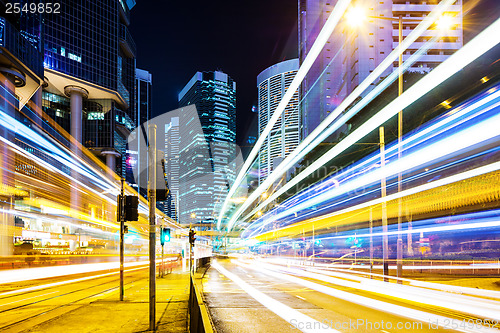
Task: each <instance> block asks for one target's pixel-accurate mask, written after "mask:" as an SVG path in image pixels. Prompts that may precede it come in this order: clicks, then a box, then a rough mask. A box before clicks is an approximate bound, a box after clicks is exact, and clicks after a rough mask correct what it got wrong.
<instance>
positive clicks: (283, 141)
mask: <svg viewBox="0 0 500 333" xmlns="http://www.w3.org/2000/svg"><path fill="white" fill-rule="evenodd" d="M298 69H299V60H298V59H291V60H287V61H283V62H280V63H278V64H276V65H273V66H271V67H269V68H267V69H265V70H263V71H262V72H261V73H260V74H259V75H258V76H257V89H258V95H259V96H258V112H259V135H260V134H261V133H262V131H264V128H265V127H266V126H267V123H268V122H269V119H270V118H271V117H272V116H273V113H274V111H275V110H276V108H277V107H278V104H279V103H280V101H281V99H282V98H283V95H284V94H285V92H286V91H287V89H288V87H289V86H290V83H292V80H293V78H294V77H295V75H296V74H297V71H298ZM299 126H300V114H299V92H298V91H296V92H295V94H294V95H293V97H292V99H291V100H290V102H289V103H288V105H287V106H286V107H285V110H284V111H283V113H282V115H281V116H280V118H278V121H277V122H276V124H274V126H273V128H272V130H271V133H269V135H268V136H267V138H266V140H265V141H264V144H263V146H262V149H261V150H260V151H259V157H258V159H259V183H262V181H264V179H266V178H267V176H268V175H269V174H270V173H271V172H272V171H273V170H274V169H275V168H276V167H277V166H278V164H279V163H280V162H281V161H282V160H283V159H285V157H287V156H288V155H290V153H291V152H292V151H293V150H294V149H295V148H296V147H297V146H298V145H299V139H300V128H299Z"/></svg>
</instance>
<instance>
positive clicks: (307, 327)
mask: <svg viewBox="0 0 500 333" xmlns="http://www.w3.org/2000/svg"><path fill="white" fill-rule="evenodd" d="M212 267H213V268H215V269H216V270H217V271H219V273H221V274H224V275H225V276H226V277H227V278H228V279H230V280H232V281H233V282H234V283H236V284H237V285H238V286H239V287H240V288H241V289H243V290H244V291H245V292H246V293H247V294H248V295H250V296H252V297H253V298H254V299H255V300H256V301H258V302H259V303H260V304H262V305H264V306H265V307H266V308H268V309H269V310H271V311H272V312H274V313H275V314H277V315H278V316H280V317H281V318H283V319H284V320H286V321H287V322H288V323H289V324H290V327H291V328H297V329H300V330H301V331H302V332H306V333H309V332H311V333H312V332H338V333H340V332H339V331H337V330H334V329H332V328H330V327H325V324H323V323H321V322H319V321H317V320H315V319H312V318H311V317H309V316H306V315H305V314H303V313H301V312H299V311H297V310H295V309H292V308H291V307H289V306H287V305H285V304H283V303H281V302H278V301H277V300H275V299H274V298H271V297H269V296H268V295H266V294H264V293H263V292H261V291H259V290H257V289H255V288H254V287H252V286H250V285H249V284H248V283H246V282H245V281H243V280H242V279H241V278H239V277H238V276H236V275H235V274H233V273H231V272H229V271H228V270H227V269H225V268H224V267H222V266H221V265H219V263H218V262H217V261H214V262H213V263H212ZM299 325H300V326H299ZM326 326H328V325H326Z"/></svg>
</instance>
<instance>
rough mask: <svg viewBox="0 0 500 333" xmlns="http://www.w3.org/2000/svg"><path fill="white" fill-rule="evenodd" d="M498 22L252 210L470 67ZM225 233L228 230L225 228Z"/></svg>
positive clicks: (494, 36) (497, 39) (497, 37)
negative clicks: (466, 67)
mask: <svg viewBox="0 0 500 333" xmlns="http://www.w3.org/2000/svg"><path fill="white" fill-rule="evenodd" d="M499 29H500V20H496V21H495V22H494V23H493V24H491V25H490V26H489V27H488V28H486V29H485V30H484V31H482V32H481V33H480V34H478V35H477V36H476V37H475V38H474V39H472V40H471V41H470V42H469V43H467V44H466V45H465V46H464V47H462V48H461V49H460V50H458V51H457V52H455V53H454V54H453V55H451V56H450V57H449V58H447V59H446V60H445V61H444V62H442V63H441V64H440V65H439V66H437V67H436V68H435V69H434V70H433V71H431V72H430V73H428V74H427V75H426V76H425V77H423V78H422V79H420V80H419V81H418V82H416V83H415V84H414V85H413V86H412V87H410V88H409V89H408V90H406V91H405V92H404V93H403V94H402V95H401V96H398V97H397V98H396V99H394V100H393V101H392V102H391V103H389V104H388V105H387V106H386V107H384V108H383V109H382V110H381V111H379V112H378V113H377V114H375V115H374V116H372V117H371V118H370V119H368V120H367V121H366V122H364V123H363V124H362V125H360V127H359V128H357V129H356V130H354V131H353V132H352V133H351V134H349V135H348V136H347V137H346V138H345V139H343V140H342V141H341V142H339V143H338V144H337V145H336V146H334V147H333V148H331V149H330V150H328V151H327V152H326V153H325V154H324V155H322V156H321V157H320V158H318V159H317V160H316V161H315V162H314V163H313V164H311V165H310V166H309V167H307V168H306V169H305V170H303V171H302V172H301V173H299V174H298V175H297V176H295V177H294V178H292V179H291V180H290V181H289V182H288V183H287V184H286V185H285V186H283V187H281V188H280V189H279V190H278V191H277V192H275V193H273V194H272V195H271V196H269V197H268V198H267V199H266V200H265V201H264V202H263V203H261V204H260V205H259V206H258V207H257V208H256V209H262V208H263V207H265V206H266V205H267V204H269V203H270V202H272V201H273V200H275V199H276V198H278V197H279V196H280V195H282V194H283V193H285V192H286V191H288V190H289V189H290V188H292V187H293V186H295V185H296V184H297V183H298V182H300V181H301V180H303V179H304V178H305V177H307V176H308V175H310V174H311V173H313V172H314V171H316V170H317V169H318V168H320V167H321V166H323V165H324V164H325V163H327V162H328V161H330V160H331V159H333V158H334V157H336V156H338V155H339V154H340V153H342V152H343V151H345V150H346V149H347V148H349V147H350V146H352V145H353V144H354V143H356V142H358V141H359V140H360V139H362V138H363V137H365V136H366V135H368V134H369V133H370V132H372V131H373V130H375V129H376V128H378V127H379V126H380V125H382V124H383V123H384V122H386V121H387V120H389V119H390V118H391V117H393V116H394V115H396V114H397V113H398V112H399V111H400V110H403V109H405V108H407V107H408V106H409V105H410V104H412V103H413V102H415V101H416V100H418V99H419V98H420V97H422V96H423V95H425V94H426V93H428V92H429V91H431V90H432V89H434V88H435V87H437V86H438V85H440V84H441V83H442V82H444V81H445V80H446V79H448V78H449V77H451V76H452V75H453V74H455V73H456V72H458V71H459V70H461V69H462V68H464V67H465V66H467V65H468V64H470V63H471V62H472V61H473V60H475V59H477V58H478V57H479V56H481V55H482V54H484V53H485V52H487V51H488V50H490V49H491V48H493V47H494V46H495V45H497V44H498V43H500V34H498V30H499ZM228 230H229V229H228Z"/></svg>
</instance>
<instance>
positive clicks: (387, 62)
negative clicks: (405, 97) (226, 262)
mask: <svg viewBox="0 0 500 333" xmlns="http://www.w3.org/2000/svg"><path fill="white" fill-rule="evenodd" d="M453 2H454V0H445V1H441V2H440V3H439V5H438V6H436V7H435V8H434V10H433V11H432V12H431V13H430V14H429V15H427V16H426V17H425V18H424V19H423V20H422V21H421V22H420V23H419V25H418V26H417V27H416V28H415V29H413V30H412V31H411V32H410V33H409V34H408V36H407V37H406V38H405V39H404V40H403V42H402V43H401V44H399V45H398V46H397V47H396V48H395V49H394V50H393V51H392V52H391V53H390V54H389V55H388V56H387V57H386V58H385V59H384V60H383V61H382V62H381V64H380V65H379V66H377V67H376V68H375V70H374V71H373V72H372V73H371V74H370V75H369V76H368V77H367V78H366V79H365V80H363V82H362V83H361V84H360V85H359V86H358V87H356V89H354V91H353V92H352V93H351V94H350V95H349V96H347V97H346V98H345V99H344V101H342V103H341V104H340V105H339V106H338V107H337V108H336V109H335V110H334V111H332V112H331V113H330V114H329V115H328V117H327V118H326V119H325V120H324V121H323V122H321V123H320V124H319V125H318V127H316V128H315V129H314V130H313V132H312V133H311V134H310V135H309V136H307V137H306V138H305V139H304V140H303V141H302V142H301V143H300V144H299V146H298V147H297V148H296V149H294V151H292V152H291V154H290V155H289V156H287V157H286V158H285V160H284V161H282V162H281V163H280V164H279V165H278V167H277V168H276V169H275V170H274V171H273V172H272V173H271V174H270V175H269V176H268V177H267V178H266V179H265V180H264V182H263V183H262V184H261V185H260V186H259V187H258V188H257V189H255V190H254V192H253V193H252V195H251V196H250V197H249V198H248V199H247V201H246V202H245V203H244V204H243V205H242V206H241V207H239V209H238V211H237V212H235V213H234V214H233V216H232V217H231V219H230V221H229V223H228V231H229V230H230V227H232V224H234V223H235V221H236V219H237V218H238V217H239V216H240V215H241V214H242V213H243V212H244V210H245V209H246V208H248V207H249V205H250V204H251V203H252V202H253V201H255V199H256V198H258V196H259V195H260V194H261V193H263V192H264V191H266V189H267V188H268V187H269V186H270V185H271V184H272V183H274V182H275V181H276V180H277V179H279V178H280V177H281V176H282V175H283V174H284V172H286V171H287V170H288V169H290V168H291V167H292V166H293V165H294V164H296V163H297V162H298V161H299V160H300V158H302V157H303V156H305V155H306V154H307V153H308V152H309V151H310V150H312V149H313V148H314V147H315V146H317V145H318V144H319V143H320V142H321V141H323V140H324V139H325V138H327V137H328V136H329V135H330V134H332V133H333V132H334V131H335V130H337V129H338V128H339V127H340V126H341V125H342V124H343V123H345V122H346V121H347V120H348V119H350V118H351V117H353V116H354V115H355V114H356V113H357V112H359V110H361V108H363V107H364V106H365V105H367V104H368V103H369V102H370V101H371V100H373V99H374V98H375V97H376V96H377V95H378V94H379V93H380V92H381V91H383V90H384V89H385V88H386V87H387V86H389V85H390V84H391V83H392V82H393V81H394V80H395V79H396V78H397V75H398V73H397V72H393V73H391V74H390V75H389V77H388V78H386V79H385V80H384V81H383V82H382V83H380V84H379V85H378V86H377V87H376V88H375V89H374V90H372V91H371V92H370V93H369V94H368V95H367V96H365V97H364V98H363V99H362V100H361V101H360V102H359V103H357V104H356V105H355V106H354V107H353V108H352V109H351V110H350V111H349V112H348V113H347V114H346V115H344V116H342V117H341V118H340V119H339V120H338V121H336V122H335V124H334V125H333V126H331V127H330V128H328V129H327V127H328V126H329V125H330V123H331V122H333V121H334V120H335V119H336V118H337V117H338V116H339V115H341V114H342V112H343V111H344V110H345V109H346V108H347V107H348V106H349V105H350V104H352V103H353V102H354V101H355V100H356V98H357V97H359V96H361V94H362V93H363V91H365V90H366V89H367V88H368V87H370V84H371V83H372V82H374V81H375V80H377V79H378V78H379V77H380V75H382V73H383V72H384V71H385V70H386V69H387V68H388V67H389V66H392V63H393V62H394V61H396V60H397V58H398V57H399V55H400V54H401V53H403V52H404V51H405V50H406V49H407V48H408V47H409V46H410V45H411V44H412V43H413V42H414V41H415V40H416V39H417V38H418V37H419V36H420V35H421V34H422V33H423V32H424V31H426V30H427V29H428V28H429V27H430V25H431V24H433V23H434V22H435V21H436V20H437V19H438V18H439V17H440V16H441V15H442V13H443V12H444V11H445V10H446V8H448V6H450V5H451V4H453ZM434 40H435V39H434V38H433V39H431V40H430V41H428V42H427V43H425V44H424V45H423V46H422V47H421V48H420V49H419V50H418V51H417V52H416V53H415V54H414V55H413V56H411V57H410V58H409V59H407V61H405V62H404V64H403V70H406V69H407V68H408V67H410V66H411V65H412V64H413V63H414V62H415V61H417V59H418V56H420V55H421V54H423V53H424V52H425V51H426V50H427V49H428V48H429V47H430V45H432V43H433V42H434ZM231 195H232V194H231ZM265 202H267V203H269V202H271V200H266V201H265ZM265 205H267V204H261V205H259V207H261V208H262V207H264V206H265ZM261 208H260V209H261ZM260 209H257V208H256V209H254V210H253V211H252V212H253V213H250V214H248V215H247V216H246V217H245V218H244V220H246V219H248V218H249V216H252V215H253V214H255V212H257V211H259V210H260Z"/></svg>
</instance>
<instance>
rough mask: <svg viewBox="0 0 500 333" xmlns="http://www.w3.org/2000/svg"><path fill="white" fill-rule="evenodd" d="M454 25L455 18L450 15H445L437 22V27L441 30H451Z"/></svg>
mask: <svg viewBox="0 0 500 333" xmlns="http://www.w3.org/2000/svg"><path fill="white" fill-rule="evenodd" d="M452 25H453V17H451V16H450V15H443V16H441V17H440V18H439V19H438V20H437V21H436V27H437V28H438V29H439V30H450V29H451V26H452Z"/></svg>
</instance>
